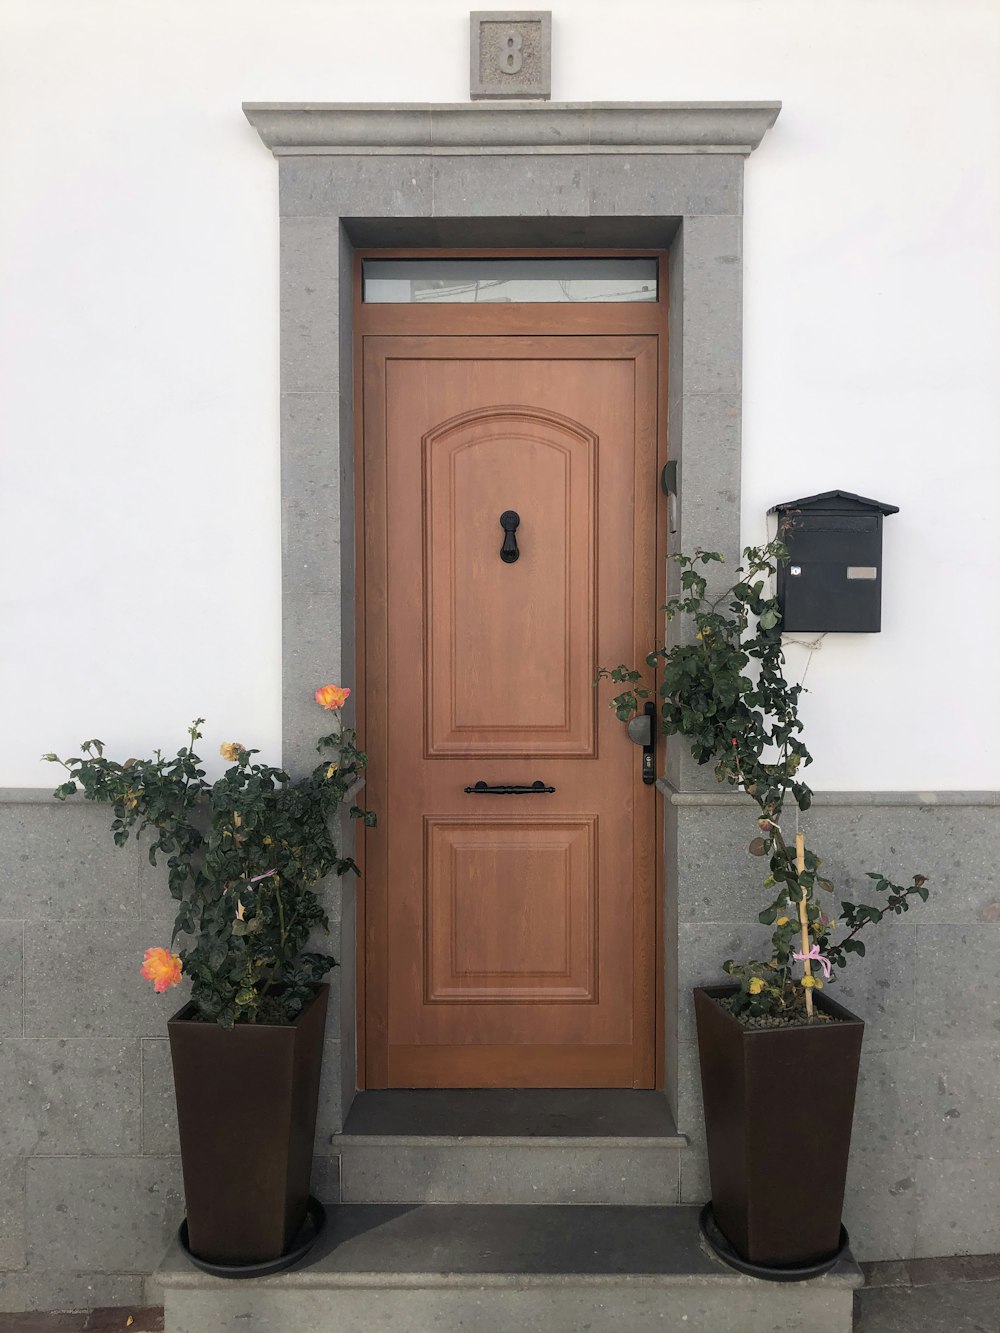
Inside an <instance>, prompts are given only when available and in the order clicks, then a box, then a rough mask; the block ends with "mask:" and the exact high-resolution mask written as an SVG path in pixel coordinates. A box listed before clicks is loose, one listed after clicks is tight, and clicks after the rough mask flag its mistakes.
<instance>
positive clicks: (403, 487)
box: [364, 336, 656, 1087]
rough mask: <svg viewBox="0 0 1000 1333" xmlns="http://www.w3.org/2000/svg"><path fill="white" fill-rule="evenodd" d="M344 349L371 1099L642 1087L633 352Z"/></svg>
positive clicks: (639, 559) (434, 342) (433, 342)
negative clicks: (629, 701)
mask: <svg viewBox="0 0 1000 1333" xmlns="http://www.w3.org/2000/svg"><path fill="white" fill-rule="evenodd" d="M364 348H365V350H364V422H365V428H364V429H365V494H366V514H365V524H366V534H367V540H366V556H365V559H366V588H367V596H366V608H367V609H366V643H367V652H366V680H367V684H366V721H367V727H368V735H369V751H370V755H371V769H370V775H369V791H368V792H367V793H366V796H367V799H368V804H369V805H370V806H371V807H372V808H374V809H375V810H376V811H377V812H378V818H379V826H378V829H377V830H375V832H374V834H373V835H372V836H371V840H370V845H369V847H368V851H367V864H366V886H367V891H368V904H369V907H368V916H367V919H366V931H367V937H368V939H367V973H368V977H367V980H368V988H367V999H368V1004H367V1015H368V1022H367V1052H368V1055H367V1083H368V1086H369V1087H379V1086H381V1087H652V1086H653V1076H654V1055H653V1047H654V1018H655V1015H654V995H655V986H654V982H653V963H654V952H655V951H654V931H655V924H654V922H655V909H654V894H653V885H654V862H655V857H654V831H655V801H654V790H655V789H654V788H651V787H648V786H644V785H643V784H642V781H641V773H640V753H641V752H640V751H639V750H638V749H637V748H636V747H635V746H634V745H633V744H632V743H631V742H630V741H629V740H628V737H627V735H626V732H625V728H624V725H623V724H622V723H621V722H619V721H618V720H617V719H616V718H615V717H614V715H613V713H612V712H611V710H610V709H609V708H608V707H607V699H608V694H607V691H606V690H604V691H598V690H595V689H594V685H593V681H594V677H595V673H596V669H597V667H598V666H599V665H601V664H608V665H614V664H617V663H618V662H621V661H633V660H636V659H638V660H640V661H641V660H642V658H643V657H644V656H645V653H646V652H647V651H648V649H649V645H650V644H651V643H652V642H653V636H654V627H655V612H656V579H655V560H654V547H655V539H654V518H655V482H656V442H655V435H656V429H655V422H656V338H655V337H651V336H603V337H599V336H590V337H565V336H564V337H543V336H536V337H524V336H522V337H491V336H477V337H438V336H409V337H407V336H400V337H369V338H366V339H365V343H364ZM506 511H514V512H516V514H517V515H518V517H519V524H518V527H517V529H516V533H515V537H516V542H517V547H518V558H517V559H516V560H515V561H505V560H503V559H502V558H501V547H502V544H503V542H504V537H505V533H504V529H503V528H502V527H501V523H500V516H501V514H503V513H505V512H506ZM535 782H541V783H542V784H543V785H544V786H545V787H546V788H548V787H551V788H554V790H553V791H551V792H549V791H544V792H539V793H535V792H531V793H529V794H496V793H492V792H489V793H485V794H480V793H477V792H475V791H472V792H470V791H468V790H467V789H469V788H475V786H476V784H477V783H486V784H488V785H489V786H530V785H531V784H533V783H535Z"/></svg>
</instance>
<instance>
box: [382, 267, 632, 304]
mask: <svg viewBox="0 0 1000 1333" xmlns="http://www.w3.org/2000/svg"><path fill="white" fill-rule="evenodd" d="M362 299H363V300H364V301H365V302H367V303H368V304H374V305H428V304H434V303H436V304H439V305H451V304H455V303H465V302H468V303H470V304H479V305H486V304H497V303H504V302H514V301H552V302H564V301H604V302H608V301H655V300H656V260H655V259H366V260H365V263H364V276H363V297H362Z"/></svg>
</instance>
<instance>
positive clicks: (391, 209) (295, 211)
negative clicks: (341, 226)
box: [278, 154, 469, 222]
mask: <svg viewBox="0 0 1000 1333" xmlns="http://www.w3.org/2000/svg"><path fill="white" fill-rule="evenodd" d="M464 160H466V161H468V160H469V159H464ZM278 178H279V197H280V204H279V207H280V211H281V214H282V217H283V218H285V219H291V218H333V220H334V221H335V222H338V221H339V219H340V218H341V217H345V218H365V217H395V216H399V217H405V218H416V217H424V216H430V213H431V205H432V199H433V184H432V168H431V159H430V158H429V157H418V156H413V157H410V156H406V157H401V158H398V159H396V160H395V161H391V160H387V159H386V158H382V159H380V160H379V161H378V163H377V164H373V163H372V160H371V158H370V157H363V156H360V157H353V156H351V155H348V154H345V155H344V156H342V157H341V156H338V157H293V156H289V157H282V158H281V159H280V160H279V163H278Z"/></svg>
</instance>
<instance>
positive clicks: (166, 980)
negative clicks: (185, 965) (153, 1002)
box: [142, 949, 181, 995]
mask: <svg viewBox="0 0 1000 1333" xmlns="http://www.w3.org/2000/svg"><path fill="white" fill-rule="evenodd" d="M142 975H143V976H144V977H145V978H146V980H147V981H151V982H152V983H153V989H154V990H155V991H156V992H157V994H160V995H162V993H163V992H164V991H165V990H169V989H170V987H171V986H179V985H180V984H181V960H180V958H178V956H177V954H175V953H171V952H170V950H169V949H147V950H146V952H145V953H144V954H143V957H142Z"/></svg>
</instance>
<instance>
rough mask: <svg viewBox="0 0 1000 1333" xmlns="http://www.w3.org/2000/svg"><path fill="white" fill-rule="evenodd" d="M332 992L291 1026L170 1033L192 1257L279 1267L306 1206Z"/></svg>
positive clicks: (182, 1028) (176, 1026) (189, 1028)
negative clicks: (272, 1263)
mask: <svg viewBox="0 0 1000 1333" xmlns="http://www.w3.org/2000/svg"><path fill="white" fill-rule="evenodd" d="M328 996H329V987H328V986H326V985H322V986H320V987H319V988H318V990H317V994H316V997H315V999H314V1000H313V1001H312V1002H311V1003H310V1004H309V1005H307V1006H306V1008H305V1009H304V1010H303V1011H302V1013H301V1014H299V1016H298V1018H296V1020H295V1021H294V1022H293V1023H290V1024H287V1025H283V1026H279V1025H257V1024H241V1025H238V1026H236V1027H234V1028H231V1029H229V1030H226V1029H224V1028H220V1027H218V1026H217V1025H216V1024H214V1023H198V1022H193V1021H191V1014H192V1013H193V1006H192V1005H190V1004H188V1005H185V1007H184V1008H183V1009H181V1010H180V1011H179V1012H178V1013H176V1014H175V1015H174V1016H173V1018H171V1019H170V1021H169V1022H168V1024H167V1030H168V1032H169V1034H170V1055H171V1060H172V1063H173V1068H174V1088H175V1093H176V1098H177V1120H178V1127H179V1130H180V1141H181V1165H182V1167H183V1171H184V1196H185V1199H186V1203H187V1237H188V1243H189V1246H190V1250H191V1253H192V1255H195V1256H197V1257H198V1258H200V1259H204V1260H206V1261H207V1262H209V1263H213V1264H254V1263H264V1262H266V1261H268V1260H274V1259H277V1258H278V1257H279V1256H281V1255H283V1254H285V1253H286V1252H287V1251H288V1250H289V1248H290V1247H291V1245H292V1242H293V1240H294V1239H295V1236H296V1233H297V1232H298V1230H299V1228H300V1227H301V1225H302V1223H303V1220H304V1218H305V1214H306V1205H307V1203H308V1200H309V1176H310V1171H311V1169H312V1156H313V1139H314V1137H315V1133H316V1109H317V1104H318V1101H319V1079H320V1067H321V1064H322V1059H323V1035H324V1032H325V1029H326V1007H327V999H328Z"/></svg>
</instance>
